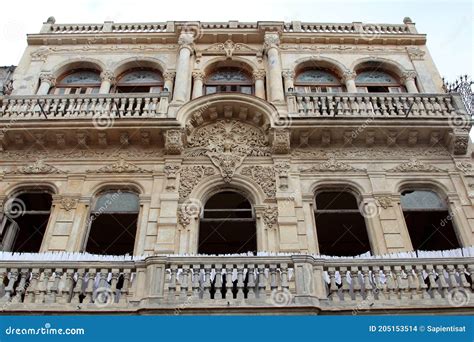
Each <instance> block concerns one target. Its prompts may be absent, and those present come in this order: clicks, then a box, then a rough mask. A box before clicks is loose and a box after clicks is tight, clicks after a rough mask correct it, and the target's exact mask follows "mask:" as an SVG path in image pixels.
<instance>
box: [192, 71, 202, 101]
mask: <svg viewBox="0 0 474 342" xmlns="http://www.w3.org/2000/svg"><path fill="white" fill-rule="evenodd" d="M203 80H204V73H203V72H202V71H199V70H197V71H193V99H195V98H198V97H201V96H202V87H203Z"/></svg>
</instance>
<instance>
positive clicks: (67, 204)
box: [59, 196, 79, 211]
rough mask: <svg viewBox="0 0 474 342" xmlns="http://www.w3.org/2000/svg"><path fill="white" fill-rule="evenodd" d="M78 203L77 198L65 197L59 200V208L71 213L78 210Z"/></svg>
mask: <svg viewBox="0 0 474 342" xmlns="http://www.w3.org/2000/svg"><path fill="white" fill-rule="evenodd" d="M78 202H79V199H78V198H77V197H67V196H63V197H61V199H60V200H59V207H60V208H61V209H64V210H66V211H70V210H72V209H75V208H76V206H77V203H78Z"/></svg>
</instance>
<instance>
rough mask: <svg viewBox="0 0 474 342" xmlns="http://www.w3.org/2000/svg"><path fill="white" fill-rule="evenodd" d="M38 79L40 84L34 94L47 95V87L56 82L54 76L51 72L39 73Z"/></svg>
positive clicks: (52, 85)
mask: <svg viewBox="0 0 474 342" xmlns="http://www.w3.org/2000/svg"><path fill="white" fill-rule="evenodd" d="M39 79H40V85H39V88H38V91H37V92H36V95H47V94H48V93H49V89H51V88H52V87H54V85H55V84H56V78H55V77H54V75H53V74H51V73H41V74H40V76H39Z"/></svg>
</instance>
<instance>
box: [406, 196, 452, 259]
mask: <svg viewBox="0 0 474 342" xmlns="http://www.w3.org/2000/svg"><path fill="white" fill-rule="evenodd" d="M400 204H401V206H402V210H403V216H404V217H405V223H406V225H407V228H408V233H409V235H410V239H411V242H412V245H413V248H414V249H415V250H430V251H431V250H446V249H453V248H459V247H460V245H459V241H458V239H457V237H456V233H455V231H454V227H453V222H452V219H453V217H452V215H451V214H450V213H449V210H448V206H447V204H446V202H445V201H443V200H442V199H441V198H440V197H439V196H438V194H437V193H435V192H433V191H430V190H405V191H403V192H402V195H401V198H400Z"/></svg>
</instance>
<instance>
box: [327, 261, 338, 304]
mask: <svg viewBox="0 0 474 342" xmlns="http://www.w3.org/2000/svg"><path fill="white" fill-rule="evenodd" d="M327 272H328V275H329V296H328V297H329V299H331V300H332V301H333V302H340V301H341V299H340V298H339V293H338V292H339V287H338V286H337V284H336V268H334V267H329V268H328V270H327Z"/></svg>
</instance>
